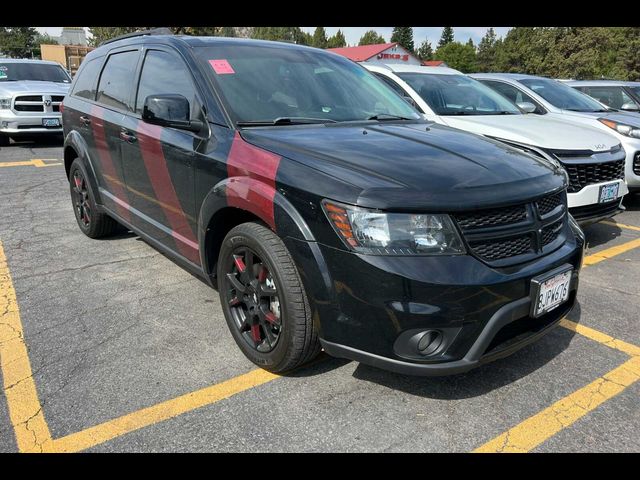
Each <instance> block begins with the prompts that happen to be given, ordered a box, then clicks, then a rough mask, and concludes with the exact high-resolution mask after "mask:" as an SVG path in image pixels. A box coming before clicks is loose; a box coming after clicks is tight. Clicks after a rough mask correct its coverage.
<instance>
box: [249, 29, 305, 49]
mask: <svg viewBox="0 0 640 480" xmlns="http://www.w3.org/2000/svg"><path fill="white" fill-rule="evenodd" d="M251 38H258V39H261V40H275V41H280V42H291V43H298V44H301V45H308V44H309V43H311V42H310V35H308V34H305V32H303V31H302V29H301V28H300V27H254V28H253V31H252V32H251Z"/></svg>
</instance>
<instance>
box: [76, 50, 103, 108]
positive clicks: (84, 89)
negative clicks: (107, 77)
mask: <svg viewBox="0 0 640 480" xmlns="http://www.w3.org/2000/svg"><path fill="white" fill-rule="evenodd" d="M101 60H102V58H93V59H91V60H89V61H88V62H87V63H86V64H85V65H83V66H82V69H81V70H80V71H79V72H78V73H77V77H78V78H76V82H75V84H74V85H73V90H72V91H71V95H73V96H75V97H81V98H86V99H89V100H95V98H96V83H97V80H98V73H100V65H101V63H102V61H101Z"/></svg>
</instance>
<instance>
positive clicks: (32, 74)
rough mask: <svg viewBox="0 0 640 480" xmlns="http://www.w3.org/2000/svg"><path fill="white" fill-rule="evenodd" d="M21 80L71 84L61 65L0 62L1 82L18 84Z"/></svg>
mask: <svg viewBox="0 0 640 480" xmlns="http://www.w3.org/2000/svg"><path fill="white" fill-rule="evenodd" d="M19 80H40V81H44V82H56V83H71V79H70V78H69V75H67V72H65V71H64V69H63V68H62V67H61V66H60V65H51V64H48V63H26V62H25V63H19V62H16V63H13V62H6V63H2V62H1V61H0V82H17V81H19Z"/></svg>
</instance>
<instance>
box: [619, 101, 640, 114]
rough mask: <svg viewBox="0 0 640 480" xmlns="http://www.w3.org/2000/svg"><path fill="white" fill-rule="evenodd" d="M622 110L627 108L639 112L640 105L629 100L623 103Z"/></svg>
mask: <svg viewBox="0 0 640 480" xmlns="http://www.w3.org/2000/svg"><path fill="white" fill-rule="evenodd" d="M620 110H626V111H631V112H637V111H638V105H636V104H635V103H633V102H627V103H625V104H624V105H622V106H621V107H620Z"/></svg>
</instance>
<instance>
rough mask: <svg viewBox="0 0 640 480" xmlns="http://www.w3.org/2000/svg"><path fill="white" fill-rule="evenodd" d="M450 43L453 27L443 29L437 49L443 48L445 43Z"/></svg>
mask: <svg viewBox="0 0 640 480" xmlns="http://www.w3.org/2000/svg"><path fill="white" fill-rule="evenodd" d="M451 42H453V27H443V28H442V36H441V37H440V41H439V42H438V48H441V47H444V46H445V45H446V44H447V43H451Z"/></svg>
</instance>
